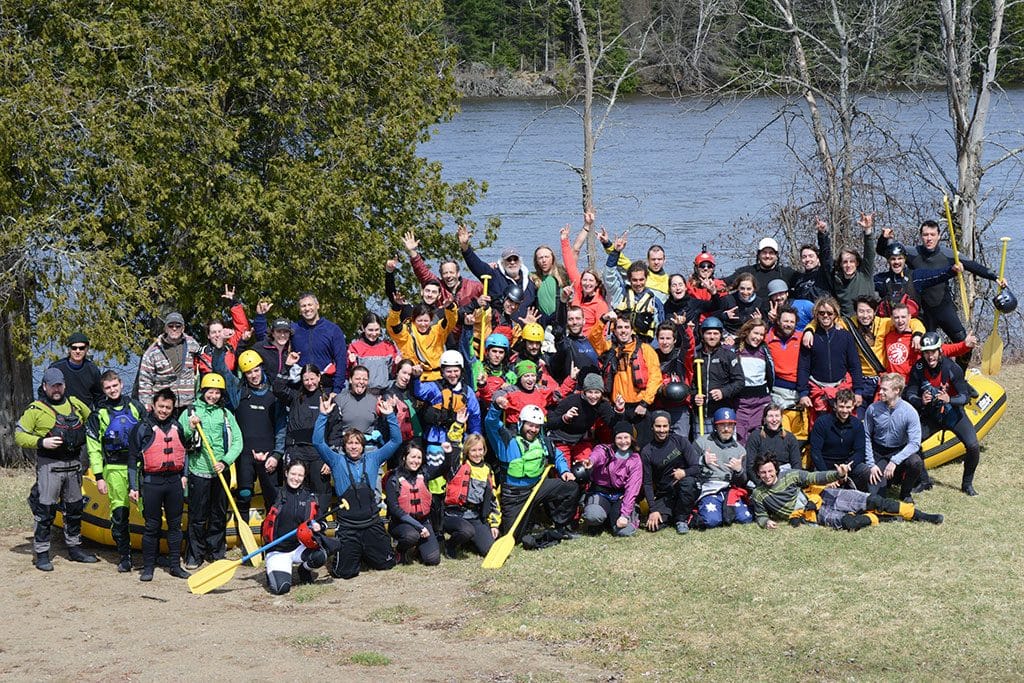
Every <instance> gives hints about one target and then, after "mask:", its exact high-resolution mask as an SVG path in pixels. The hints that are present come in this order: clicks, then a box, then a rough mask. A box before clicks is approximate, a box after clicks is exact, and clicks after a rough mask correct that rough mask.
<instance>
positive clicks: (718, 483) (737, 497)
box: [694, 408, 754, 529]
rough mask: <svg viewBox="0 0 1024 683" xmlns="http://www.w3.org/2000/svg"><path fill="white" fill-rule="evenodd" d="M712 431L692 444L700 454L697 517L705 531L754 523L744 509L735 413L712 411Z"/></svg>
mask: <svg viewBox="0 0 1024 683" xmlns="http://www.w3.org/2000/svg"><path fill="white" fill-rule="evenodd" d="M714 425H715V429H714V431H713V432H712V433H711V434H710V435H708V436H701V437H698V438H697V440H696V441H695V442H694V446H696V448H697V450H698V451H700V452H701V454H702V455H701V458H700V474H699V475H698V476H699V478H700V497H699V498H698V499H697V514H698V517H699V518H700V522H701V524H702V525H703V527H704V528H706V529H713V528H715V527H717V526H723V525H729V524H732V523H733V522H735V523H737V524H749V523H750V522H752V521H754V518H753V516H752V515H751V514H750V508H749V507H748V506H747V503H746V500H745V499H746V498H747V490H746V488H745V486H746V482H747V472H746V468H745V466H744V461H745V459H746V456H747V454H746V451H745V450H744V448H743V446H742V445H741V444H740V442H739V441H737V440H736V411H734V410H733V409H732V408H719V409H718V410H716V411H715V416H714Z"/></svg>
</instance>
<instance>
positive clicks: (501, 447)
mask: <svg viewBox="0 0 1024 683" xmlns="http://www.w3.org/2000/svg"><path fill="white" fill-rule="evenodd" d="M501 412H502V411H501V409H500V408H498V406H497V405H495V404H493V403H492V404H491V408H490V410H488V411H487V417H486V418H484V425H485V427H486V428H487V440H488V442H489V443H491V444H493V445H494V449H495V456H497V458H498V460H500V461H501V463H502V465H505V466H507V465H508V463H510V462H512V461H513V460H518V459H519V458H521V457H523V454H522V451H520V449H519V441H518V440H517V439H516V436H517V433H516V432H514V431H512V429H510V428H509V427H506V426H505V425H504V423H503V421H502V419H501ZM537 438H538V439H543V440H544V442H545V445H546V447H547V451H548V456H549V457H551V456H552V455H553V456H554V461H555V469H556V470H558V473H559V474H565V473H566V472H568V471H569V463H567V462H566V460H565V455H563V454H562V451H560V450H558V449H557V448H555V446H554V444H552V443H551V440H550V439H549V438H548V437H547V435H546V434H544V433H543V432H541V433H540V434H539V435H538V436H537ZM537 481H538V479H537V478H530V479H519V478H516V477H509V476H506V477H505V483H506V484H508V485H509V486H514V487H525V486H533V485H535V484H536V483H537Z"/></svg>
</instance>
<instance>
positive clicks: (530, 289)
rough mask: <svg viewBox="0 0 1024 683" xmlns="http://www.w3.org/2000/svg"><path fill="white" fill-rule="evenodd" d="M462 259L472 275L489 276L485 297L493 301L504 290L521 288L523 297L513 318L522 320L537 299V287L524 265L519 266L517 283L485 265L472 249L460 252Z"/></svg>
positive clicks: (500, 271)
mask: <svg viewBox="0 0 1024 683" xmlns="http://www.w3.org/2000/svg"><path fill="white" fill-rule="evenodd" d="M462 258H464V259H465V260H466V265H467V266H469V269H470V271H472V273H473V275H476V276H477V277H478V278H481V279H482V278H483V276H484V275H490V276H491V282H490V284H488V285H487V296H489V297H491V299H493V300H494V301H497V300H498V299H500V298H502V297H504V296H505V290H506V289H508V288H509V287H511V286H512V285H519V286H520V287H522V288H523V294H524V295H525V296H524V298H523V302H522V303H521V304H519V308H518V309H516V313H515V317H516V318H522V317H523V316H524V315H526V311H527V310H528V309H529V308H530V306H533V303H534V301H535V300H536V298H537V287H536V285H534V284H533V281H532V280H531V279H530V278H529V275H528V273H527V271H526V264H525V263H522V264H521V265H520V266H519V280H518V281H517V280H513V279H512V278H510V277H509V276H508V275H506V274H505V273H504V271H502V270H501V269H500V268H492V267H491V266H490V264H489V263H485V262H484V260H483V259H481V258H480V257H479V256H477V255H476V252H475V251H473V247H469V248H468V249H466V251H464V252H462Z"/></svg>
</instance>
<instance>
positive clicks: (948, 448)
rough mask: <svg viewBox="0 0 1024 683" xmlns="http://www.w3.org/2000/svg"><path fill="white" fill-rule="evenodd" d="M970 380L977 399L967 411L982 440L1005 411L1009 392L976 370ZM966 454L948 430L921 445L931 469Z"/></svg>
mask: <svg viewBox="0 0 1024 683" xmlns="http://www.w3.org/2000/svg"><path fill="white" fill-rule="evenodd" d="M967 381H968V382H969V383H970V385H971V386H972V387H973V388H974V390H975V391H976V392H977V393H978V396H977V397H976V398H973V399H971V400H970V401H969V402H968V403H967V406H966V408H965V410H966V412H967V417H968V418H970V420H971V422H973V423H974V428H975V430H977V432H978V440H979V441H983V440H984V439H985V435H986V434H988V433H989V431H990V430H991V429H992V427H993V426H995V424H996V423H997V422H999V418H1001V417H1002V416H1003V413H1005V412H1006V392H1005V391H1004V390H1003V388H1002V387H1001V386H999V385H998V384H997V383H996V382H995V380H993V379H992V378H991V377H986V376H984V375H982V374H981V373H980V372H979V371H978V370H976V369H974V368H971V369H969V370H968V371H967ZM964 451H965V449H964V445H963V444H962V443H960V439H958V438H957V436H956V434H954V433H953V432H950V431H946V430H943V431H941V432H936V433H935V434H932V435H931V436H930V437H928V438H927V439H925V441H924V443H922V444H921V457H922V458H923V459H924V465H925V467H927V468H929V469H932V468H934V467H938V466H940V465H945V464H946V463H947V462H949V461H950V460H955V459H957V458H959V457H961V456H963V454H964Z"/></svg>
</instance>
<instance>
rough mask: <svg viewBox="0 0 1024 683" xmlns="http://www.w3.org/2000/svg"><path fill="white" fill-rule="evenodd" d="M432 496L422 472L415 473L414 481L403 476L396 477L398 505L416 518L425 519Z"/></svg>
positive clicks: (428, 512)
mask: <svg viewBox="0 0 1024 683" xmlns="http://www.w3.org/2000/svg"><path fill="white" fill-rule="evenodd" d="M432 502H433V497H432V496H431V495H430V491H429V490H428V489H427V482H426V481H424V479H423V475H422V474H417V475H416V479H415V481H409V480H408V479H407V478H405V477H399V479H398V507H400V508H402V511H403V512H405V513H407V514H409V515H412V516H413V517H414V518H416V519H426V517H427V515H429V514H430V504H431V503H432Z"/></svg>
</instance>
